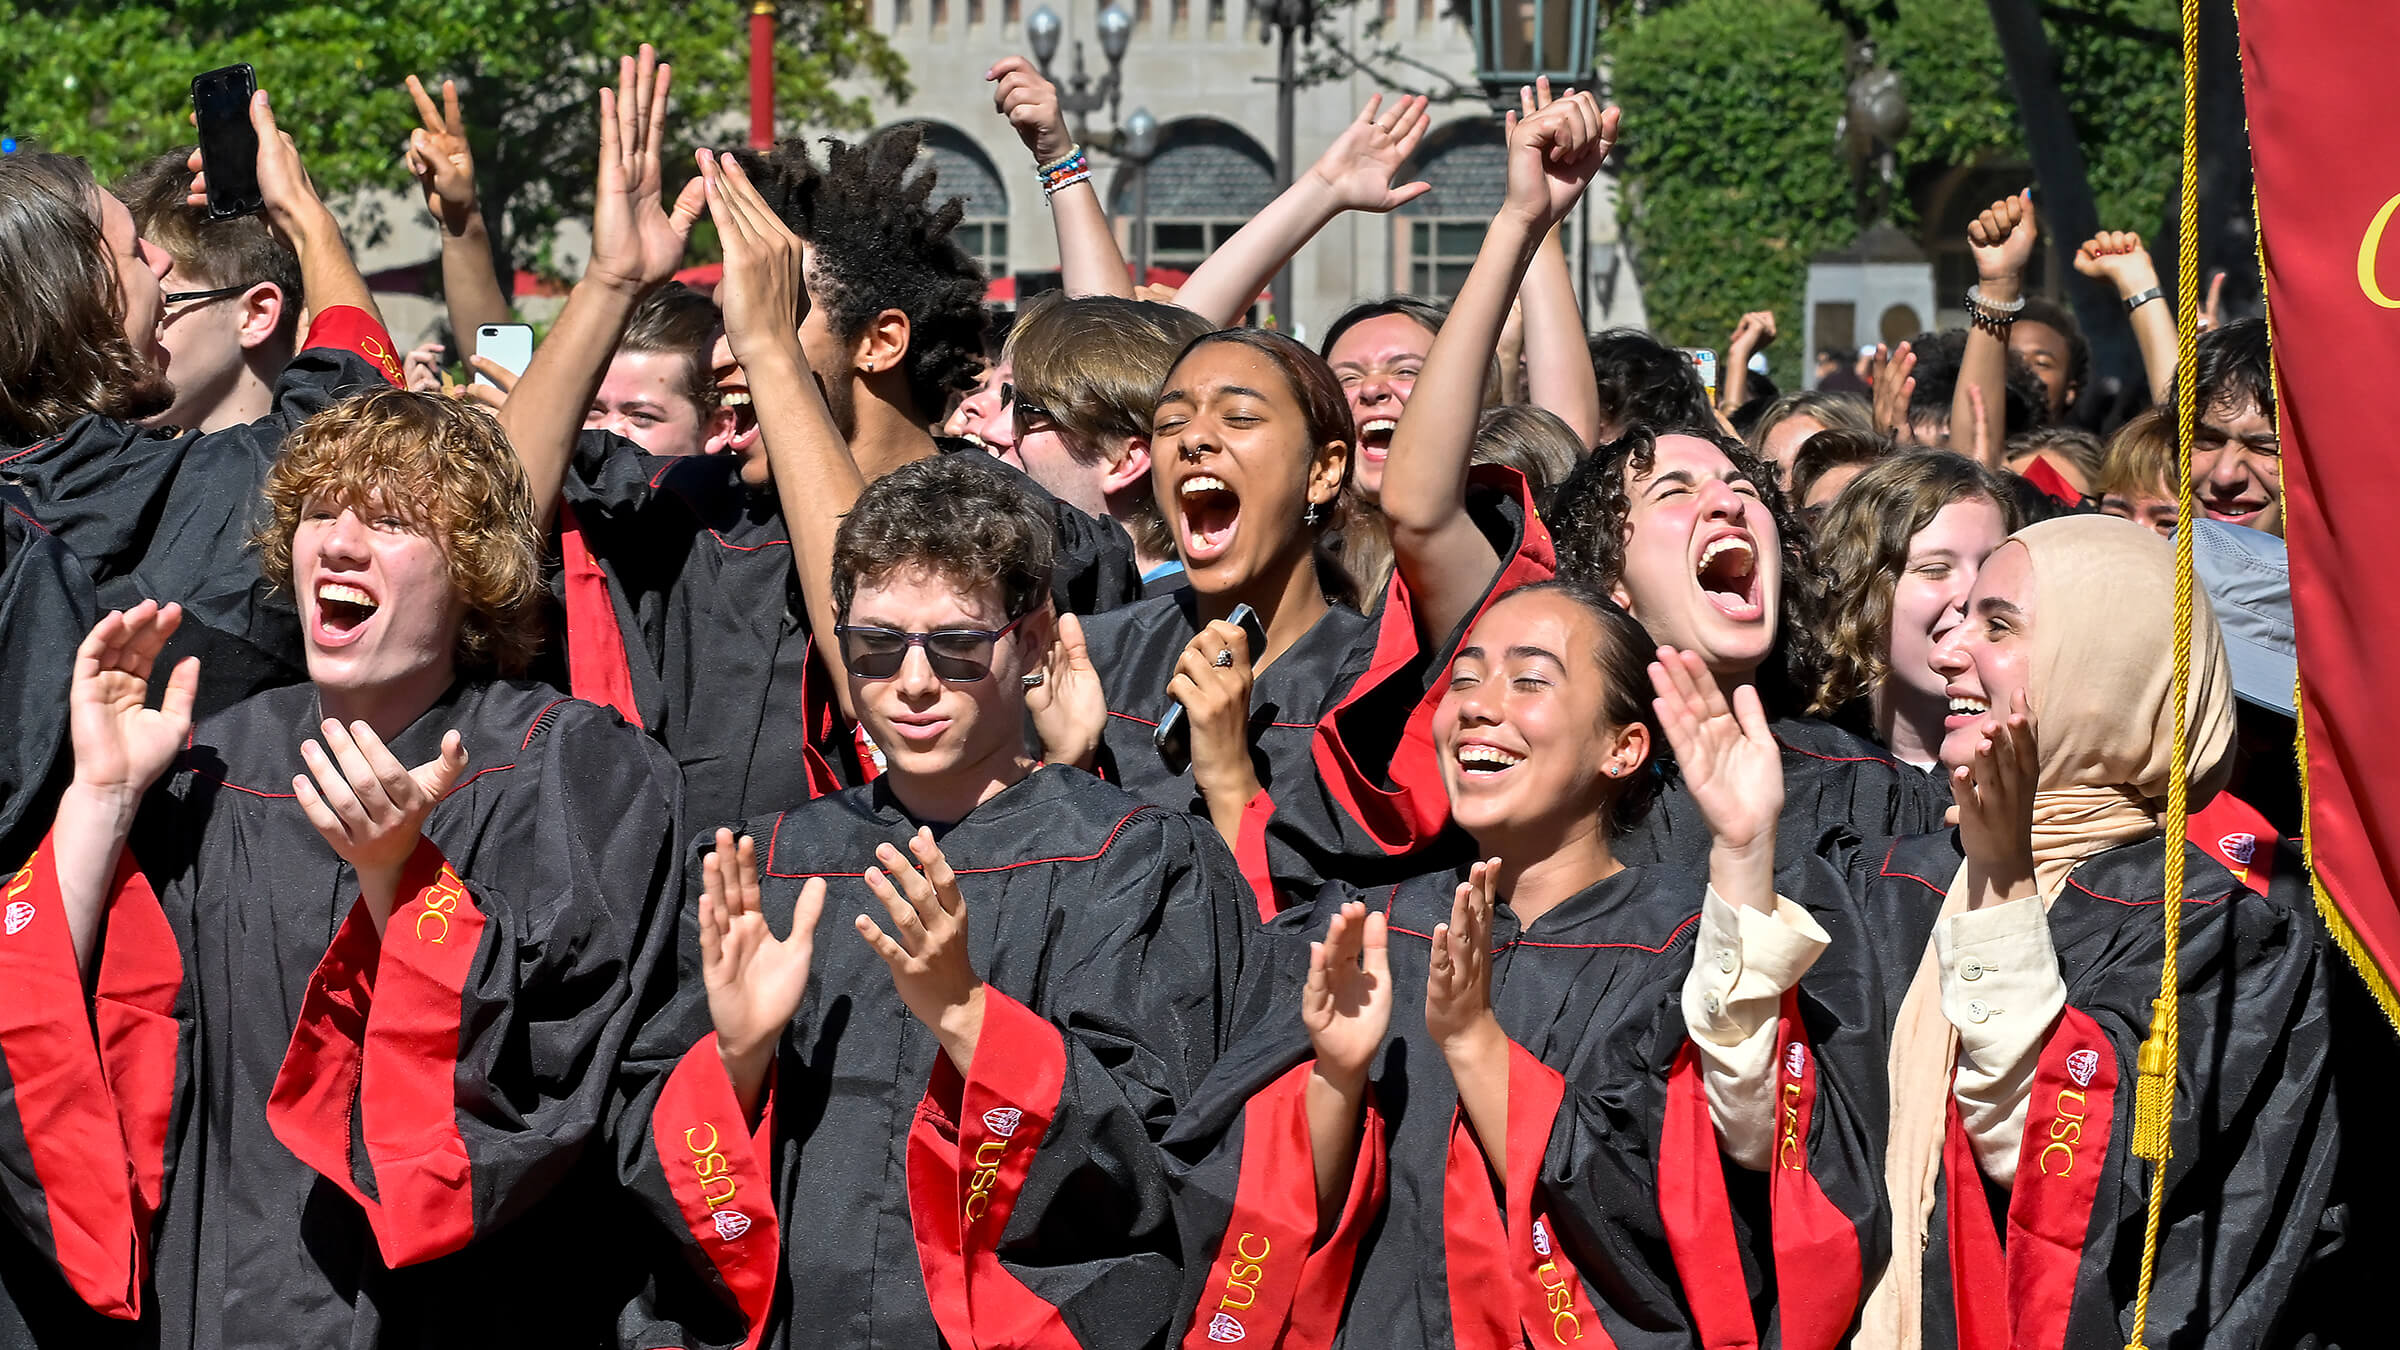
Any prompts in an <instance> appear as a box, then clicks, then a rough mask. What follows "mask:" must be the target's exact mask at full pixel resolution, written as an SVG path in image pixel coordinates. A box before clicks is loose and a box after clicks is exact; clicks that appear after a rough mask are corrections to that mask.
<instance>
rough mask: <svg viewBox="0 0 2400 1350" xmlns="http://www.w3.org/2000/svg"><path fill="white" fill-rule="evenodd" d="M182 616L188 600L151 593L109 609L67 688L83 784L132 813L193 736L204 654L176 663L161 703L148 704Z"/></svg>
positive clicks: (79, 653)
mask: <svg viewBox="0 0 2400 1350" xmlns="http://www.w3.org/2000/svg"><path fill="white" fill-rule="evenodd" d="M182 623H183V607H182V606H181V605H173V604H170V605H167V606H164V607H161V606H160V605H159V603H158V602H157V601H155V600H144V601H143V602H141V603H140V604H138V605H135V606H134V607H133V608H131V609H129V610H125V611H123V612H121V613H110V614H107V615H105V616H103V617H102V618H101V620H100V622H99V623H97V624H95V625H93V627H92V631H91V632H90V633H89V634H87V635H86V636H85V637H84V639H83V644H82V645H81V646H79V647H77V648H76V649H75V674H74V679H73V682H72V683H71V685H70V686H69V688H68V691H67V720H68V725H69V728H70V731H71V734H72V737H73V741H74V746H75V786H76V787H78V788H80V789H82V790H84V791H85V792H87V793H92V794H95V795H97V796H100V797H102V798H104V799H106V800H108V801H109V802H111V803H112V804H114V805H116V806H118V807H121V808H123V810H124V811H125V812H126V813H127V814H128V815H130V812H131V809H132V805H133V803H134V802H135V801H136V800H138V799H139V798H140V797H141V795H142V794H143V793H144V792H147V791H149V789H150V785H151V784H152V783H155V782H157V781H158V776H159V775H160V774H162V773H165V772H166V771H167V766H168V765H169V764H172V763H173V762H174V761H175V756H176V755H177V754H179V753H180V752H181V751H182V750H183V745H184V741H185V739H186V738H187V737H189V736H190V735H191V730H192V700H193V699H194V698H195V697H196V696H197V695H198V693H199V691H200V662H199V661H198V660H197V659H195V658H192V657H185V658H184V659H183V660H182V661H180V662H178V663H176V666H175V669H174V672H173V673H172V674H170V675H169V676H168V677H167V691H166V695H165V697H163V698H161V699H160V700H159V706H158V707H156V708H152V707H150V706H148V705H149V701H150V675H151V672H152V668H153V667H154V666H155V665H156V664H157V661H158V654H159V652H160V651H161V650H162V649H164V648H165V647H166V645H167V639H168V638H171V637H173V636H174V635H175V630H176V629H177V628H178V627H180V626H181V625H182Z"/></svg>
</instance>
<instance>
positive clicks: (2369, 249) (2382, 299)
mask: <svg viewBox="0 0 2400 1350" xmlns="http://www.w3.org/2000/svg"><path fill="white" fill-rule="evenodd" d="M2394 210H2400V196H2395V197H2393V198H2392V199H2391V200H2390V201H2388V202H2385V203H2384V204H2383V209H2382V210H2380V211H2378V212H2376V213H2375V219H2374V220H2373V221H2371V222H2369V223H2368V225H2367V237H2366V238H2364V239H2361V240H2359V241H2358V288H2359V290H2361V291H2363V292H2365V293H2366V297H2367V298H2368V299H2369V300H2372V301H2374V302H2375V303H2376V304H2378V305H2381V306H2383V307H2384V308H2385V309H2400V300H2394V299H2393V298H2392V297H2390V296H2388V295H2385V294H2384V293H2383V287H2382V286H2380V285H2378V284H2377V283H2376V280H2375V254H2376V253H2377V252H2378V251H2379V250H2380V249H2381V248H2382V247H2383V227H2384V226H2386V225H2389V224H2391V223H2392V212H2393V211H2394Z"/></svg>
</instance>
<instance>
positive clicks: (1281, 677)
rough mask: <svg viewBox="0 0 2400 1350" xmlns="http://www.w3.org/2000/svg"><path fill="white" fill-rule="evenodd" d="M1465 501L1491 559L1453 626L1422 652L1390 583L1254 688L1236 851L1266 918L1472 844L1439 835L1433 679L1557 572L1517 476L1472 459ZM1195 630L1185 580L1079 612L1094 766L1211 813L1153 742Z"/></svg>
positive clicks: (1439, 685) (1135, 787)
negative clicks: (1102, 711)
mask: <svg viewBox="0 0 2400 1350" xmlns="http://www.w3.org/2000/svg"><path fill="white" fill-rule="evenodd" d="M1468 509H1469V511H1470V512H1472V514H1473V517H1474V519H1475V522H1476V524H1477V525H1478V526H1479V527H1480V528H1481V529H1482V530H1483V533H1484V537H1485V538H1486V539H1488V540H1490V542H1491V545H1492V549H1493V551H1494V552H1495V553H1497V554H1498V555H1499V557H1500V559H1501V565H1500V567H1499V569H1498V570H1497V572H1496V573H1495V574H1494V576H1493V577H1492V579H1491V583H1490V585H1489V587H1488V588H1487V589H1486V591H1485V593H1484V597H1483V599H1482V601H1481V602H1480V603H1478V605H1477V606H1476V610H1475V614H1474V615H1470V616H1469V617H1468V618H1467V620H1466V621H1465V622H1464V623H1462V624H1461V625H1460V626H1459V630H1458V631H1457V632H1454V633H1450V634H1447V635H1443V636H1441V637H1440V638H1439V639H1438V641H1439V645H1438V646H1432V647H1430V648H1429V647H1428V646H1427V644H1426V643H1425V642H1424V641H1422V640H1420V638H1419V636H1418V633H1417V629H1416V617H1415V609H1414V605H1413V602H1412V600H1411V598H1410V596H1409V593H1408V587H1407V584H1406V583H1405V582H1404V581H1403V580H1401V579H1400V578H1399V577H1398V576H1394V577H1393V579H1392V582H1391V585H1390V587H1389V589H1388V590H1387V591H1386V592H1385V600H1384V603H1383V605H1382V606H1381V607H1380V609H1379V611H1378V612H1377V613H1375V614H1374V615H1371V616H1370V615H1365V614H1361V613H1359V612H1358V611H1357V610H1354V609H1350V608H1347V607H1344V606H1339V605H1337V606H1334V607H1333V608H1332V609H1330V610H1328V611H1327V612H1326V614H1325V616H1324V617H1323V618H1321V619H1319V620H1317V622H1316V623H1315V624H1314V625H1313V626H1311V627H1310V628H1309V630H1308V631H1307V632H1306V633H1304V634H1302V635H1301V637H1300V640H1299V641H1297V642H1295V643H1293V644H1292V645H1291V647H1290V648H1288V649H1286V650H1285V651H1284V652H1283V654H1282V655H1280V656H1278V657H1277V658H1276V659H1275V661H1274V663H1273V664H1272V665H1269V666H1268V667H1267V668H1266V669H1265V670H1263V671H1261V672H1259V674H1258V676H1257V679H1256V680H1255V681H1254V682H1253V683H1252V685H1251V687H1250V724H1249V725H1250V744H1251V763H1252V765H1253V767H1255V768H1256V770H1257V772H1258V781H1259V786H1260V788H1261V789H1262V791H1261V792H1260V794H1259V796H1258V797H1257V798H1256V799H1255V800H1253V801H1252V802H1251V803H1250V807H1249V810H1248V811H1247V812H1246V813H1245V815H1244V819H1243V823H1242V830H1241V835H1240V838H1239V840H1238V842H1237V844H1236V846H1235V849H1234V854H1235V857H1236V858H1237V859H1238V860H1239V862H1240V863H1241V867H1242V874H1243V876H1244V877H1245V878H1247V879H1248V880H1249V882H1250V885H1251V888H1252V890H1253V892H1254V893H1255V894H1256V896H1257V898H1258V907H1259V914H1260V916H1261V917H1265V916H1267V915H1271V914H1273V913H1274V912H1275V911H1276V910H1277V909H1279V908H1281V906H1282V904H1283V902H1284V900H1285V899H1289V898H1306V897H1308V896H1310V895H1313V894H1315V892H1316V889H1317V887H1318V886H1319V885H1321V884H1322V883H1324V882H1325V881H1327V880H1329V879H1332V878H1336V877H1338V878H1340V879H1342V880H1345V881H1350V882H1355V883H1358V884H1361V885H1366V884H1375V883H1384V882H1392V881H1398V880H1400V879H1401V878H1403V877H1406V876H1408V875H1411V874H1413V873H1416V872H1422V871H1425V870H1427V869H1428V868H1430V867H1434V866H1438V865H1440V864H1441V863H1443V862H1444V861H1446V860H1448V859H1449V858H1450V857H1452V856H1456V857H1465V856H1467V851H1468V850H1469V848H1470V846H1469V845H1468V844H1467V843H1466V841H1465V840H1463V839H1462V838H1460V837H1458V836H1457V835H1456V832H1455V831H1450V830H1449V823H1450V803H1449V798H1448V796H1447V794H1446V793H1445V791H1444V789H1443V787H1442V782H1441V770H1440V768H1439V766H1438V764H1437V763H1436V757H1435V755H1434V751H1433V711H1434V707H1435V705H1436V704H1438V703H1439V702H1440V701H1441V695H1442V689H1443V681H1442V677H1443V673H1444V672H1445V671H1446V670H1447V669H1448V668H1449V662H1450V657H1451V654H1452V653H1453V652H1455V651H1456V650H1457V648H1458V645H1459V643H1460V642H1461V641H1463V640H1464V637H1465V633H1466V630H1467V629H1468V628H1470V627H1472V626H1473V624H1474V621H1475V618H1476V617H1478V616H1480V615H1481V614H1482V612H1483V611H1484V610H1485V609H1488V608H1490V606H1491V605H1492V603H1493V602H1494V601H1495V600H1497V599H1499V598H1500V597H1501V596H1503V595H1506V594H1507V593H1508V592H1509V591H1512V590H1514V589H1516V588H1517V587H1518V586H1521V585H1525V584H1527V583H1530V582H1535V581H1543V580H1547V579H1548V578H1549V577H1550V576H1551V575H1553V574H1554V573H1555V571H1556V570H1557V567H1556V560H1555V556H1554V555H1553V553H1552V551H1551V547H1550V534H1549V531H1548V530H1547V529H1545V528H1544V527H1543V525H1542V523H1541V520H1540V518H1539V517H1538V516H1537V515H1536V514H1535V513H1534V511H1533V509H1532V502H1531V499H1530V497H1529V496H1528V495H1527V492H1526V489H1525V480H1524V478H1523V477H1522V476H1521V475H1519V474H1517V473H1516V472H1515V471H1514V470H1510V469H1505V468H1500V467H1498V466H1492V465H1485V466H1478V467H1477V469H1476V470H1475V471H1474V477H1473V478H1472V480H1471V488H1470V491H1469V494H1468ZM1202 626H1203V625H1202V624H1201V622H1200V615H1199V607H1198V601H1197V597H1196V595H1195V593H1194V592H1192V591H1190V590H1188V589H1185V590H1178V591H1175V592H1172V593H1170V594H1166V595H1161V596H1157V597H1155V598H1152V599H1148V600H1144V601H1142V602H1140V603H1139V604H1135V605H1131V606H1128V607H1126V608H1125V609H1122V610H1118V611H1116V612H1114V613H1111V614H1106V615H1102V616H1100V617H1099V618H1096V619H1089V620H1086V621H1085V623H1084V625H1083V633H1084V640H1085V643H1086V645H1087V646H1088V647H1089V648H1090V651H1091V655H1092V665H1093V667H1094V668H1095V669H1097V670H1098V671H1099V673H1100V683H1101V686H1102V688H1103V689H1104V690H1105V691H1106V694H1107V697H1108V720H1107V723H1106V725H1105V727H1104V729H1103V731H1102V734H1101V742H1100V753H1099V770H1100V773H1101V775H1102V776H1103V777H1105V778H1107V779H1108V780H1109V781H1110V782H1112V783H1116V784H1118V785H1120V786H1122V787H1123V788H1124V789H1125V790H1126V791H1128V792H1130V793H1132V794H1133V795H1135V796H1137V797H1139V798H1141V799H1142V800H1144V801H1146V802H1151V803H1153V804H1155V805H1158V806H1163V807H1165V808H1167V809H1169V810H1172V811H1190V812H1193V813H1195V814H1199V815H1201V816H1204V817H1205V816H1206V814H1207V805H1206V803H1205V802H1204V801H1203V800H1202V799H1201V797H1200V794H1199V789H1198V788H1197V787H1196V786H1195V785H1194V784H1193V781H1192V775H1191V771H1190V770H1189V769H1188V768H1187V769H1186V770H1185V771H1184V772H1183V773H1181V774H1173V773H1169V772H1168V770H1167V764H1166V761H1165V760H1164V759H1163V758H1161V757H1160V755H1159V753H1158V748H1157V746H1156V744H1155V743H1154V742H1153V740H1152V739H1151V738H1152V736H1153V735H1154V734H1155V733H1156V732H1157V730H1158V723H1159V719H1161V718H1163V717H1165V716H1166V714H1167V710H1168V709H1170V708H1172V707H1174V706H1176V705H1175V700H1174V699H1172V698H1171V697H1169V696H1168V694H1167V683H1168V681H1169V680H1171V679H1173V678H1174V675H1175V661H1176V658H1177V657H1178V656H1180V655H1181V654H1182V652H1183V649H1184V647H1185V646H1186V645H1187V644H1189V643H1190V642H1191V640H1192V638H1193V637H1194V636H1196V635H1197V634H1198V633H1199V631H1200V629H1201V627H1202ZM1431 849H1444V850H1446V851H1445V852H1443V853H1441V854H1440V856H1430V855H1428V853H1427V850H1431Z"/></svg>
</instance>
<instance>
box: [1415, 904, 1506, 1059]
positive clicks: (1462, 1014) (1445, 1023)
mask: <svg viewBox="0 0 2400 1350" xmlns="http://www.w3.org/2000/svg"><path fill="white" fill-rule="evenodd" d="M1499 875H1500V860H1499V859H1498V858H1492V859H1489V860H1487V861H1484V862H1479V863H1476V864H1475V865H1474V866H1473V867H1470V868H1468V869H1467V879H1466V880H1465V881H1463V882H1460V883H1459V885H1458V889H1457V890H1456V891H1455V892H1453V893H1452V894H1451V897H1450V921H1449V922H1448V923H1439V924H1435V925H1434V926H1433V963H1432V965H1431V966H1430V967H1429V968H1428V969H1427V971H1426V975H1425V1030H1426V1032H1427V1034H1429V1035H1431V1036H1432V1037H1433V1039H1434V1042H1435V1043H1436V1044H1438V1045H1440V1046H1441V1047H1442V1053H1443V1055H1444V1056H1445V1057H1448V1056H1452V1055H1457V1054H1466V1053H1472V1052H1473V1050H1474V1049H1475V1048H1476V1046H1477V1044H1478V1042H1479V1041H1481V1040H1484V1039H1486V1038H1488V1036H1489V1034H1490V1033H1492V1032H1494V1031H1497V1030H1498V1029H1499V1025H1500V1022H1499V1019H1498V1018H1497V1017H1496V1016H1495V1015H1494V1014H1493V1012H1492V911H1493V909H1494V908H1495V906H1496V905H1497V904H1498V901H1497V899H1496V898H1495V897H1494V894H1493V888H1494V886H1495V884H1496V883H1497V881H1498V878H1499Z"/></svg>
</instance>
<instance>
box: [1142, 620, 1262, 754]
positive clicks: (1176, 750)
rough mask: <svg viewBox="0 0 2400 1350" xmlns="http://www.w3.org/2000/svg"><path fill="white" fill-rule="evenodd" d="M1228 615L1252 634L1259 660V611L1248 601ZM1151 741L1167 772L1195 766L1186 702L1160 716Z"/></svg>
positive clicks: (1253, 653)
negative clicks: (1185, 715) (1186, 720)
mask: <svg viewBox="0 0 2400 1350" xmlns="http://www.w3.org/2000/svg"><path fill="white" fill-rule="evenodd" d="M1225 617H1226V619H1227V620H1228V621H1230V622H1232V623H1233V624H1235V625H1237V626H1238V627H1240V629H1241V630H1242V632H1244V633H1246V634H1248V635H1249V638H1250V660H1251V662H1252V663H1253V664H1255V663H1256V662H1257V660H1258V658H1259V656H1260V655H1261V654H1262V653H1264V652H1265V651H1266V650H1267V626H1266V625H1265V624H1263V623H1260V622H1259V621H1258V613H1257V611H1255V610H1253V609H1251V608H1250V607H1249V606H1248V605H1235V606H1234V607H1233V613H1231V614H1228V615H1226V616H1225ZM1150 743H1151V744H1152V745H1154V746H1157V747H1158V757H1159V758H1160V759H1163V760H1165V761H1166V763H1167V772H1169V773H1171V774H1174V775H1175V776H1176V777H1178V778H1180V777H1182V776H1183V775H1184V773H1185V772H1187V771H1188V770H1190V768H1191V767H1192V728H1191V725H1190V724H1189V723H1187V722H1185V721H1184V718H1183V705H1182V704H1180V703H1178V704H1176V705H1174V706H1173V707H1171V708H1169V709H1167V715H1166V716H1164V717H1162V718H1160V719H1158V730H1157V731H1155V732H1152V733H1151V735H1150Z"/></svg>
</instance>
